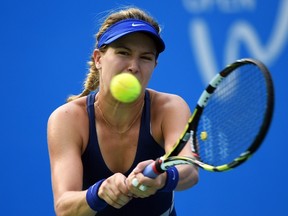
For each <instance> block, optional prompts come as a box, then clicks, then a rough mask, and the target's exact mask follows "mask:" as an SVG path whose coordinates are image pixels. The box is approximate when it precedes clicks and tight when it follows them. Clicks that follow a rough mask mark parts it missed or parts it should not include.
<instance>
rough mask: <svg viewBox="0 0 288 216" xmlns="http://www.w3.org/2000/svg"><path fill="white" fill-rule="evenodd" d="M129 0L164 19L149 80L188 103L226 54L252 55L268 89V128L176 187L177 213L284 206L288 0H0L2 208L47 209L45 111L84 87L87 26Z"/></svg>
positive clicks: (273, 211)
mask: <svg viewBox="0 0 288 216" xmlns="http://www.w3.org/2000/svg"><path fill="white" fill-rule="evenodd" d="M126 5H135V6H138V7H141V8H142V9H145V10H147V11H149V12H150V13H151V14H152V15H153V16H154V17H155V18H156V19H157V20H158V21H159V23H160V24H161V26H162V28H163V33H162V36H163V39H164V40H165V42H166V46H167V49H166V51H165V52H164V53H163V54H162V55H161V56H160V58H159V64H158V66H157V68H156V70H155V73H154V74H153V76H152V80H151V82H150V84H149V86H150V87H151V88H155V89H157V90H159V91H165V92H170V93H175V94H179V95H181V96H182V97H183V98H184V99H185V100H186V101H187V102H188V103H189V105H190V107H191V109H193V108H194V105H195V102H196V101H197V99H198V96H199V94H200V93H201V91H202V89H203V88H204V87H205V86H206V84H207V82H208V81H209V80H210V78H211V77H212V76H213V75H214V74H215V73H216V72H218V71H220V70H221V69H222V68H224V67H225V65H227V64H228V63H231V62H233V61H234V60H236V59H239V58H243V57H252V58H257V59H259V60H261V61H263V62H264V63H265V64H266V65H267V66H268V68H269V69H270V71H271V73H272V76H273V80H274V85H275V93H276V103H275V113H274V118H273V122H272V126H271V128H270V131H269V133H268V135H267V137H266V139H265V141H264V143H263V146H262V147H261V148H260V149H259V151H258V152H257V154H255V155H254V157H252V158H251V159H250V160H249V161H248V162H247V163H245V164H244V165H243V166H241V167H239V168H237V169H235V170H232V171H229V172H225V173H210V172H206V171H202V170H201V171H200V182H199V184H198V185H197V186H195V187H194V188H191V189H189V190H186V191H182V192H176V207H177V210H178V213H179V215H187V216H188V215H189V216H192V215H195V216H210V215H214V216H217V215H219V216H220V215H221V216H223V215H227V216H231V215H233V216H238V215H239V216H240V215H247V216H250V215H251V216H252V215H253V216H254V215H275V216H276V215H277V216H287V215H288V205H287V200H288V184H287V182H288V174H287V167H288V157H287V152H288V147H287V143H286V138H285V136H284V135H285V134H288V121H287V110H288V102H287V99H288V98H287V82H288V74H287V63H288V13H287V11H288V0H267V1H265V3H264V2H263V1H260V0H221V1H218V0H170V1H167V0H158V1H143V0H134V1H133V0H125V1H116V0H114V1H112V0H105V1H100V0H94V1H93V0H86V1H76V0H69V1H67V0H63V1H56V0H49V1H48V0H42V1H36V0H34V1H33V0H27V1H19V0H18V1H17V0H11V1H1V3H0V20H1V21H0V31H1V34H0V81H1V85H0V94H1V97H0V99H1V106H0V107H1V108H0V109H1V112H0V131H1V136H0V143H1V151H0V152H1V157H0V164H1V172H0V173H1V174H0V175H1V192H0V212H1V215H22V214H24V215H47V216H48V215H55V214H54V211H53V196H52V190H51V181H50V166H49V158H48V150H47V141H46V123H47V119H48V117H49V115H50V113H51V112H52V111H53V110H54V109H55V108H57V107H58V106H60V105H61V104H63V103H64V102H65V99H66V97H67V96H68V95H69V94H77V93H79V92H80V91H81V90H82V82H83V80H84V78H85V74H86V72H87V61H88V59H89V57H90V55H91V53H92V51H93V47H94V42H95V41H94V34H95V33H96V32H97V30H98V27H99V24H100V23H101V21H102V18H103V16H105V15H106V12H108V11H109V10H111V9H115V8H119V7H122V6H126Z"/></svg>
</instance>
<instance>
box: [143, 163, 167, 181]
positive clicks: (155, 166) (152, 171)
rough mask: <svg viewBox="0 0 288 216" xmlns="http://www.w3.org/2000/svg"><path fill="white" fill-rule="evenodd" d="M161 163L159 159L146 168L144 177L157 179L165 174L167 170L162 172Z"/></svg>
mask: <svg viewBox="0 0 288 216" xmlns="http://www.w3.org/2000/svg"><path fill="white" fill-rule="evenodd" d="M161 162H162V161H161V159H159V158H158V159H157V160H156V161H155V162H153V163H151V164H149V165H148V166H146V167H145V169H144V170H143V175H144V176H146V177H149V178H153V179H155V178H156V177H157V176H158V175H160V174H161V173H163V172H165V170H162V169H161V167H160V165H161Z"/></svg>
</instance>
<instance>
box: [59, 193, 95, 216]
mask: <svg viewBox="0 0 288 216" xmlns="http://www.w3.org/2000/svg"><path fill="white" fill-rule="evenodd" d="M86 192H87V191H69V192H65V193H63V194H62V196H61V197H59V198H58V199H57V200H56V201H55V212H56V215H57V216H60V215H61V216H66V215H67V216H68V215H79V216H90V215H91V216H92V215H95V214H96V212H95V211H93V210H92V209H91V208H90V207H89V206H88V204H87V201H86Z"/></svg>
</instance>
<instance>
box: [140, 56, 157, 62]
mask: <svg viewBox="0 0 288 216" xmlns="http://www.w3.org/2000/svg"><path fill="white" fill-rule="evenodd" d="M141 58H142V59H144V60H146V61H154V59H155V57H154V56H152V55H144V56H142V57H141Z"/></svg>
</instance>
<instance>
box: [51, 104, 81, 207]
mask: <svg viewBox="0 0 288 216" xmlns="http://www.w3.org/2000/svg"><path fill="white" fill-rule="evenodd" d="M79 120H80V121H79ZM81 123H83V121H82V120H81V115H79V110H77V108H76V109H75V107H73V106H71V104H70V105H64V106H63V107H60V108H58V109H57V110H56V111H54V112H53V113H52V114H51V116H50V118H49V120H48V125H47V139H48V150H49V156H50V165H51V175H52V187H53V195H54V200H55V201H57V200H58V199H59V198H60V197H61V195H62V194H63V193H64V192H66V191H80V190H82V175H83V169H82V161H81V154H82V146H83V136H82V134H81V130H80V129H79V125H81Z"/></svg>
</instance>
